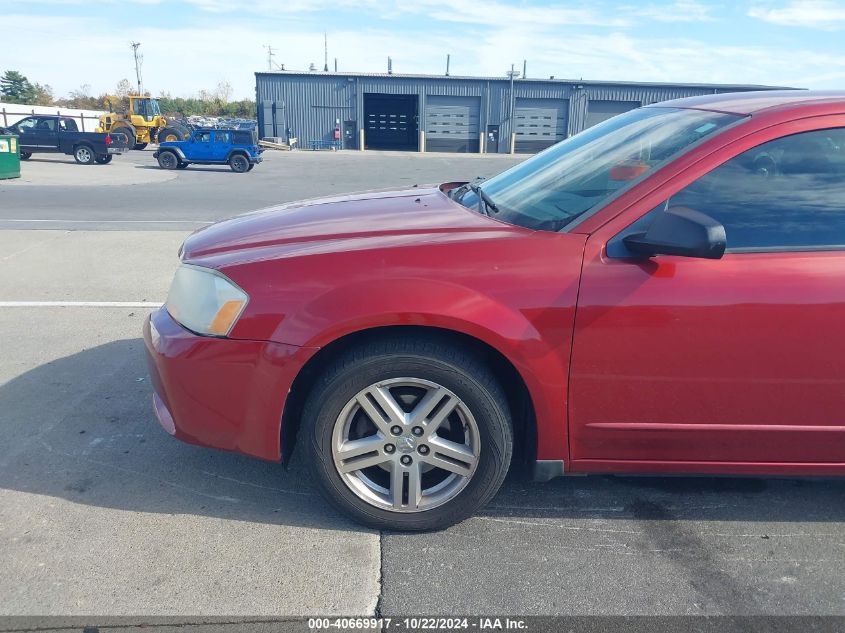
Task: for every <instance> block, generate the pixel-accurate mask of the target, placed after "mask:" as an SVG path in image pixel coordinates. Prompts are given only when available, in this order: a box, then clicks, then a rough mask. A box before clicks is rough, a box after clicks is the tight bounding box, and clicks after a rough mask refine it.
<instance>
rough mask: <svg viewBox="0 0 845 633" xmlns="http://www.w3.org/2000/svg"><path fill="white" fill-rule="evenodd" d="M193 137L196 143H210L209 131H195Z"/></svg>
mask: <svg viewBox="0 0 845 633" xmlns="http://www.w3.org/2000/svg"><path fill="white" fill-rule="evenodd" d="M194 138H195V139H196V140H197V142H198V143H210V142H211V132H197V135H196V136H195V137H194Z"/></svg>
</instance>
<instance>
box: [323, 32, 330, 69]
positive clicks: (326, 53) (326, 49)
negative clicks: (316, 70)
mask: <svg viewBox="0 0 845 633" xmlns="http://www.w3.org/2000/svg"><path fill="white" fill-rule="evenodd" d="M323 72H324V73H327V72H329V34H328V33H326V32H325V31H323Z"/></svg>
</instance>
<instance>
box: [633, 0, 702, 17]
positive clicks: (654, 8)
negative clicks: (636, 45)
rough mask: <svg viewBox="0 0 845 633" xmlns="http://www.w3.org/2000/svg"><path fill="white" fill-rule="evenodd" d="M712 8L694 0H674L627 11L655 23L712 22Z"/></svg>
mask: <svg viewBox="0 0 845 633" xmlns="http://www.w3.org/2000/svg"><path fill="white" fill-rule="evenodd" d="M713 9H714V7H713V6H712V5H706V4H702V3H701V2H697V1H696V0H676V2H672V3H670V4H664V5H653V4H650V5H647V6H645V7H639V8H637V7H634V8H631V9H629V10H630V12H631V14H632V15H635V16H637V17H640V18H645V19H648V20H655V21H657V22H712V21H713V20H714V19H715V18H714V17H713V15H712V12H713Z"/></svg>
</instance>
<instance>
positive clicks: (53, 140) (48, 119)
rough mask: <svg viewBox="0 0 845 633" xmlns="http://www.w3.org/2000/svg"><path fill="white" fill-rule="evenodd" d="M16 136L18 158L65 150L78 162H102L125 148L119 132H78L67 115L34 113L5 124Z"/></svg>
mask: <svg viewBox="0 0 845 633" xmlns="http://www.w3.org/2000/svg"><path fill="white" fill-rule="evenodd" d="M9 131H10V132H11V133H12V134H17V135H18V136H19V137H20V140H19V143H20V148H21V149H20V151H21V160H28V159H29V158H30V156H32V155H33V154H38V153H44V152H48V153H53V154H55V153H59V154H68V155H69V156H73V157H74V159H76V162H77V163H80V164H82V165H91V164H93V163H97V164H99V165H106V164H108V163H110V162H111V159H112V157H113V156H114V155H115V154H123V153H124V152H126V151H127V150H128V149H129V146H128V144H127V142H126V137H125V136H123V135H122V134H114V135H112V134H102V133H99V132H80V131H79V128H78V127H77V125H76V121H74V120H73V119H71V118H69V117H63V116H48V115H40V114H39V115H36V116H30V117H27V118H25V119H21V120H20V121H18V122H17V123H15V124H14V125H12V126H10V127H9Z"/></svg>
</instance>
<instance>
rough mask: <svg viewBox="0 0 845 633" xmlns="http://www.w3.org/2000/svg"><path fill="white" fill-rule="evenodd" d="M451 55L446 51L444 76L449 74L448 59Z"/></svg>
mask: <svg viewBox="0 0 845 633" xmlns="http://www.w3.org/2000/svg"><path fill="white" fill-rule="evenodd" d="M451 57H452V56H451V55H450V54H449V53H446V76H447V77H448V76H449V60H450V58H451Z"/></svg>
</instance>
